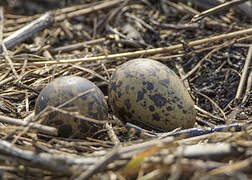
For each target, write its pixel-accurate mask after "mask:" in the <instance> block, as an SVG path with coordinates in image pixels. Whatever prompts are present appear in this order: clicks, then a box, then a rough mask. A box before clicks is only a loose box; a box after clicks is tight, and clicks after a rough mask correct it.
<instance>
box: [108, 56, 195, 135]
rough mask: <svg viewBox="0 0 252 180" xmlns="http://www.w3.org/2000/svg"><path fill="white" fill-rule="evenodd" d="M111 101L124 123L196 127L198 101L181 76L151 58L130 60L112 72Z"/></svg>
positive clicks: (168, 128)
mask: <svg viewBox="0 0 252 180" xmlns="http://www.w3.org/2000/svg"><path fill="white" fill-rule="evenodd" d="M109 104H110V105H111V108H112V110H113V112H114V113H115V114H116V115H117V116H118V117H119V118H120V119H121V120H122V121H124V122H131V123H133V124H136V125H138V126H140V127H143V128H147V129H152V130H153V129H154V130H161V131H171V130H173V129H175V128H178V127H182V128H190V127H193V125H194V123H195V119H196V112H195V110H194V102H193V100H192V99H191V97H190V95H189V93H188V91H187V90H186V89H185V87H184V86H183V83H182V81H181V80H180V79H179V77H178V76H177V75H176V74H175V73H174V72H173V71H172V70H171V69H169V68H168V67H167V66H166V65H164V64H162V63H160V62H158V61H155V60H150V59H135V60H130V61H128V62H126V63H124V64H122V65H121V66H119V67H118V68H117V69H116V70H115V72H114V73H113V74H112V77H111V80H110V84H109Z"/></svg>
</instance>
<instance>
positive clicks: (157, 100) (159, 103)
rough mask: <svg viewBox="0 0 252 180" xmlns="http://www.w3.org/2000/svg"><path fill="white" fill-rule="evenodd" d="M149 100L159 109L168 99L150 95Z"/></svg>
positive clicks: (158, 95) (159, 95)
mask: <svg viewBox="0 0 252 180" xmlns="http://www.w3.org/2000/svg"><path fill="white" fill-rule="evenodd" d="M149 98H150V100H152V101H153V102H154V104H155V105H156V106H157V107H159V108H160V107H162V106H164V105H165V104H166V98H165V97H163V96H162V95H161V94H154V95H149Z"/></svg>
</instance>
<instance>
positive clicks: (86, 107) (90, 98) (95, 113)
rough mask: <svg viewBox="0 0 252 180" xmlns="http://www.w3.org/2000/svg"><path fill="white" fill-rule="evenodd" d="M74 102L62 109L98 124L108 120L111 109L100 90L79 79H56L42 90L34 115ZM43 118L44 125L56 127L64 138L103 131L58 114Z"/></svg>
mask: <svg viewBox="0 0 252 180" xmlns="http://www.w3.org/2000/svg"><path fill="white" fill-rule="evenodd" d="M91 89H92V90H91ZM87 91H88V92H87ZM85 92H87V93H85ZM78 96H79V97H78ZM74 97H77V98H74ZM73 98H74V100H73ZM71 99H72V100H73V101H71V102H70V103H67V104H66V105H64V106H63V107H61V108H60V109H63V110H65V111H68V112H75V113H76V112H78V113H79V114H80V115H82V116H85V117H89V118H92V119H96V120H106V119H107V116H108V107H107V103H106V101H105V99H104V95H103V93H102V92H101V90H100V89H99V88H98V87H97V86H96V85H95V84H94V83H92V82H91V81H89V80H87V79H85V78H81V77H77V76H65V77H60V78H57V79H55V80H53V81H52V82H51V83H49V84H48V85H47V86H46V87H45V88H44V89H42V91H41V92H40V94H39V96H38V98H37V101H36V104H35V115H37V114H39V113H40V112H41V111H42V110H43V109H45V108H46V107H47V106H53V107H59V106H61V105H62V104H63V103H65V102H66V101H69V100H71ZM43 118H44V119H43V121H42V124H45V125H49V126H52V127H56V128H57V129H58V135H59V136H61V137H70V136H71V137H72V136H73V137H78V138H82V137H87V136H91V135H93V134H94V133H95V132H97V130H98V129H99V128H101V125H98V124H94V123H91V122H88V121H85V120H83V119H80V118H77V117H74V116H72V115H68V114H62V113H60V112H56V111H53V112H50V113H49V114H47V115H46V113H45V115H44V116H43Z"/></svg>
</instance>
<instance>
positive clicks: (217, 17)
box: [0, 0, 252, 179]
mask: <svg viewBox="0 0 252 180" xmlns="http://www.w3.org/2000/svg"><path fill="white" fill-rule="evenodd" d="M196 2H197V1H196ZM242 2H244V1H241V0H240V1H239V0H237V1H230V2H227V3H225V4H222V5H220V6H218V4H217V8H216V7H215V8H213V7H208V11H204V10H206V9H204V8H206V7H205V6H201V5H200V4H197V3H196V4H191V3H182V2H177V1H166V0H163V1H161V0H160V1H151V0H148V1H147V0H142V1H133V0H127V1H123V0H112V1H109V0H105V1H99V0H97V1H89V0H79V1H75V0H72V1H66V2H65V1H62V2H61V1H54V0H51V1H22V0H18V1H6V2H5V1H3V2H1V3H4V8H1V9H0V20H1V23H0V27H1V28H0V34H1V38H0V39H1V41H2V42H1V45H2V46H1V48H0V51H1V58H0V122H1V126H0V128H1V131H0V137H1V140H0V164H1V168H0V171H1V178H2V179H89V178H90V179H168V178H171V179H251V177H252V175H251V170H252V169H251V167H252V166H251V164H252V158H251V157H250V154H251V152H252V143H251V138H252V131H251V122H252V118H251V111H252V105H251V83H252V72H251V63H250V62H251V57H252V45H251V43H252V28H251V22H252V21H251V19H250V17H249V15H247V14H246V13H244V12H243V11H239V9H238V8H232V7H233V6H238V5H239V3H242ZM211 8H212V9H211ZM237 9H238V10H237ZM248 13H249V12H248ZM138 57H146V58H150V59H155V60H158V61H160V62H162V63H164V64H166V65H167V66H169V67H170V68H172V69H173V70H174V71H175V72H176V73H177V74H178V75H179V76H180V77H181V79H182V80H183V83H184V85H185V87H186V88H187V89H188V91H189V92H190V94H191V96H192V97H193V100H194V101H195V108H196V110H197V123H196V124H195V127H194V128H192V129H184V130H181V129H179V127H178V129H176V130H174V131H172V132H167V133H158V132H155V131H147V130H144V129H141V128H140V127H137V126H135V125H132V124H126V125H125V124H123V123H121V121H120V119H118V118H117V117H115V116H114V115H113V113H112V112H111V111H110V116H109V119H108V120H106V121H103V129H102V130H100V131H98V132H97V133H96V134H95V135H94V136H93V137H87V138H86V139H71V138H60V137H57V136H54V135H56V134H57V130H56V129H55V128H53V127H48V126H44V125H41V124H40V123H41V116H43V113H41V114H40V115H39V116H34V112H33V111H34V105H35V101H36V98H37V96H38V94H39V92H40V91H41V89H42V88H43V87H45V86H46V85H47V84H48V83H49V82H51V81H52V80H53V79H54V78H57V77H60V76H66V75H76V76H81V77H85V78H87V79H89V80H91V81H92V82H94V83H95V84H96V85H97V86H98V87H99V88H100V89H101V90H102V91H103V93H104V94H105V96H107V85H108V81H109V78H110V76H111V74H112V73H113V72H114V70H115V68H116V67H117V66H118V65H120V64H122V63H124V62H126V61H128V60H130V59H133V58H138ZM51 110H55V111H56V110H58V111H61V110H60V109H57V108H56V109H55V108H54V109H51ZM63 113H66V112H63ZM73 115H74V114H73ZM37 130H39V131H40V132H44V138H39V137H38V136H37Z"/></svg>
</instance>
